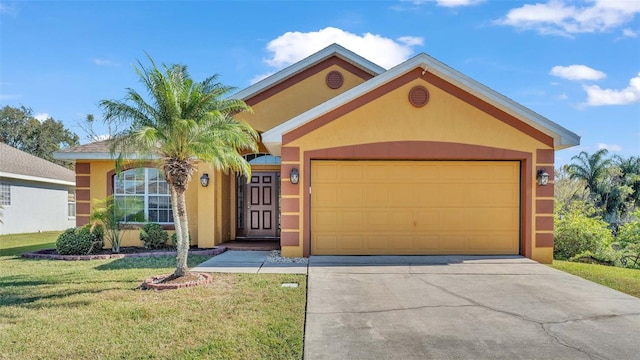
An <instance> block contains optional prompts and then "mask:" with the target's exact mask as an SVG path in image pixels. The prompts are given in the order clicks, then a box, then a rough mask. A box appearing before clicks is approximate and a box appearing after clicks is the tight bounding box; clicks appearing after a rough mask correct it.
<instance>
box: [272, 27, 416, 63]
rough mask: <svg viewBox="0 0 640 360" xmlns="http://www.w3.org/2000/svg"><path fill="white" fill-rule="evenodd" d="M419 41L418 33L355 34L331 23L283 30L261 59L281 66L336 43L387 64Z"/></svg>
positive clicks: (400, 59)
mask: <svg viewBox="0 0 640 360" xmlns="http://www.w3.org/2000/svg"><path fill="white" fill-rule="evenodd" d="M423 42H424V40H423V38H421V37H414V36H403V37H400V38H398V39H396V40H393V39H389V38H385V37H382V36H380V35H376V34H371V33H364V34H362V35H356V34H353V33H350V32H347V31H344V30H341V29H338V28H334V27H327V28H324V29H322V30H319V31H313V32H307V33H303V32H297V31H296V32H287V33H285V34H283V35H281V36H279V37H277V38H276V39H274V40H271V41H270V42H269V43H268V44H267V50H268V51H269V52H270V53H271V56H270V57H269V58H268V59H265V62H266V63H267V64H269V65H270V66H272V67H274V68H276V69H281V68H283V67H286V66H288V65H291V64H293V63H295V62H297V61H300V60H302V59H304V58H305V57H307V56H309V55H311V54H313V53H315V52H317V51H319V50H321V49H323V48H325V47H327V46H329V45H331V44H333V43H337V44H339V45H342V46H343V47H345V48H347V49H349V50H351V51H353V52H355V53H357V54H359V55H360V56H362V57H364V58H365V59H368V60H370V61H372V62H374V63H376V64H378V65H380V66H382V67H384V68H390V67H393V66H395V65H398V64H399V63H401V62H403V61H405V60H407V59H408V58H409V56H411V55H412V54H413V47H414V46H419V45H422V44H423Z"/></svg>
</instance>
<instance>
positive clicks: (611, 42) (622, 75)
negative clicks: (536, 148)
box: [0, 0, 640, 164]
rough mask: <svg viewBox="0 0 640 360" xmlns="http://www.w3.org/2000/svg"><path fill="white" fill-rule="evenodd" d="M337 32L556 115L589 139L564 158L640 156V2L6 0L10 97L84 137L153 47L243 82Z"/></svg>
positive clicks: (337, 38)
mask: <svg viewBox="0 0 640 360" xmlns="http://www.w3.org/2000/svg"><path fill="white" fill-rule="evenodd" d="M333 42H337V43H339V44H341V45H343V46H345V47H346V48H348V49H350V50H353V51H355V52H356V53H359V54H360V55H362V56H364V57H365V58H368V59H369V60H371V61H373V62H374V63H377V64H379V65H381V66H383V67H385V68H389V67H392V66H394V65H396V64H398V63H399V62H401V61H403V60H406V59H407V58H410V57H412V56H414V55H416V54H418V53H422V52H425V53H427V54H429V55H431V56H433V57H435V58H437V59H438V60H440V61H442V62H444V63H446V64H447V65H449V66H451V67H453V68H455V69H456V70H458V71H460V72H462V73H464V74H466V75H467V76H470V77H472V78H474V79H475V80H478V81H480V82H481V83H483V84H485V85H487V86H489V87H490V88H492V89H494V90H496V91H498V92H500V93H502V94H504V95H505V96H507V97H510V98H511V99H513V100H515V101H517V102H519V103H521V104H523V105H524V106H527V107H529V108H530V109H532V110H534V111H536V112H538V113H539V114H541V115H543V116H545V117H547V118H549V119H551V120H553V121H555V122H557V123H558V124H560V125H562V126H564V127H566V128H568V129H569V130H571V131H573V132H575V133H577V134H579V135H580V136H581V137H582V141H581V145H580V146H579V147H574V148H571V149H567V150H562V151H559V152H557V153H556V159H557V161H558V163H560V164H562V163H567V162H569V161H570V158H571V156H573V155H575V154H577V153H578V152H580V151H583V150H584V151H587V152H589V153H591V152H594V151H596V150H598V149H599V148H602V147H606V148H608V149H609V150H610V151H611V153H612V154H619V155H622V156H631V155H633V156H638V155H640V1H638V0H610V1H601V0H597V1H594V0H589V1H569V0H550V1H547V0H531V1H492V0H486V1H482V0H415V1H345V2H341V1H291V2H289V1H278V2H266V1H238V2H208V1H6V0H3V1H2V2H1V3H0V106H5V105H10V106H18V105H25V106H27V107H30V108H32V109H33V112H34V114H36V115H37V116H38V117H40V118H46V117H47V116H51V117H53V118H55V119H56V120H61V121H63V122H64V123H65V125H66V126H67V127H68V128H70V129H71V130H73V131H75V132H76V133H78V134H79V135H80V136H81V137H82V138H83V141H82V142H83V143H84V142H87V141H88V139H87V138H86V134H85V133H84V131H83V130H82V129H81V128H80V127H79V126H78V123H80V122H82V120H83V119H84V118H85V117H86V114H89V113H90V114H94V116H95V117H96V119H97V120H98V121H100V120H101V119H102V111H101V110H100V109H99V108H98V107H97V103H98V102H99V101H100V100H102V99H120V98H122V97H123V95H124V93H125V88H126V87H133V88H138V89H139V88H140V87H139V83H138V82H137V78H136V74H135V73H134V70H133V68H132V64H134V63H135V62H136V61H137V60H138V59H140V60H143V62H145V52H147V53H149V54H150V55H151V56H152V57H153V58H154V59H155V60H156V62H159V63H167V64H172V63H182V64H186V65H187V66H188V67H189V70H190V73H191V75H192V77H193V78H194V79H196V80H202V79H204V78H205V77H207V76H210V75H213V74H220V78H219V80H220V81H221V82H222V83H224V84H227V85H232V86H235V87H237V88H239V89H242V88H245V87H247V86H249V85H251V84H252V82H255V81H257V80H259V79H260V78H263V77H264V76H267V75H268V74H271V73H273V72H275V71H278V70H280V69H282V68H283V67H286V66H287V65H290V64H291V63H293V62H295V61H298V60H300V59H301V58H303V57H305V56H308V55H309V54H311V53H313V52H315V51H317V50H320V49H322V48H324V47H325V46H327V45H329V44H330V43H333ZM145 64H146V62H145ZM97 132H98V133H101V132H104V133H106V130H105V129H103V128H101V127H98V128H97Z"/></svg>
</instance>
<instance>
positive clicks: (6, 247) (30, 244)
mask: <svg viewBox="0 0 640 360" xmlns="http://www.w3.org/2000/svg"><path fill="white" fill-rule="evenodd" d="M61 233H62V231H48V232H43V233H33V234H12V235H2V236H0V256H14V255H20V254H22V253H23V252H30V251H36V250H42V249H53V248H55V247H56V239H57V238H58V235H60V234H61Z"/></svg>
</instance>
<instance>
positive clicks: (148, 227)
mask: <svg viewBox="0 0 640 360" xmlns="http://www.w3.org/2000/svg"><path fill="white" fill-rule="evenodd" d="M140 240H141V241H142V242H143V243H144V247H145V248H147V249H160V248H163V247H165V246H166V245H167V240H169V233H167V232H166V231H165V230H164V229H163V228H162V226H161V225H160V224H155V223H146V224H144V226H143V227H142V228H141V229H140Z"/></svg>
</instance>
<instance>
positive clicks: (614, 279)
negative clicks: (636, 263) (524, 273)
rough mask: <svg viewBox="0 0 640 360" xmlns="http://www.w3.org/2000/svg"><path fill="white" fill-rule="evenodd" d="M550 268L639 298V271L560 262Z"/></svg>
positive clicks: (555, 262)
mask: <svg viewBox="0 0 640 360" xmlns="http://www.w3.org/2000/svg"><path fill="white" fill-rule="evenodd" d="M552 267H553V268H555V269H558V270H562V271H564V272H568V273H570V274H573V275H576V276H580V277H581V278H584V279H587V280H589V281H593V282H595V283H598V284H600V285H604V286H607V287H610V288H612V289H616V290H618V291H621V292H623V293H625V294H629V295H632V296H635V297H639V298H640V270H635V269H624V268H619V267H614V266H604V265H592V264H583V263H576V262H569V261H560V260H554V262H553V265H552Z"/></svg>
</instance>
